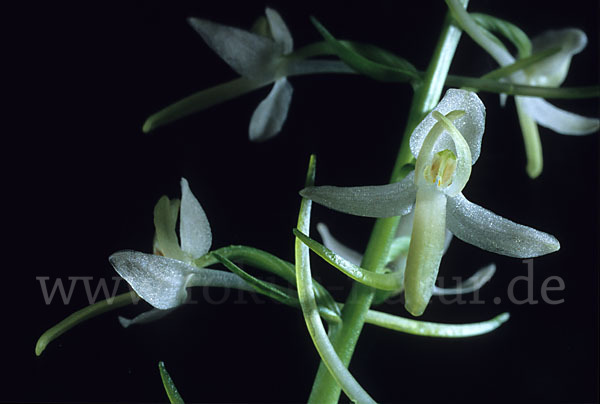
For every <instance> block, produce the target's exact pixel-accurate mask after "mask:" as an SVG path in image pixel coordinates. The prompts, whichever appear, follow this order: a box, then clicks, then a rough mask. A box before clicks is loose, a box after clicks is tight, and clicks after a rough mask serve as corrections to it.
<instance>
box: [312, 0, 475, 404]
mask: <svg viewBox="0 0 600 404" xmlns="http://www.w3.org/2000/svg"><path fill="white" fill-rule="evenodd" d="M462 3H463V6H465V7H466V5H467V3H468V0H462ZM460 36H461V30H460V29H459V28H458V27H456V26H454V25H453V24H452V18H451V16H450V14H449V13H448V14H447V15H446V18H445V19H444V23H443V26H442V31H441V34H440V37H439V40H438V43H437V46H436V49H435V51H434V54H433V57H432V59H431V62H430V63H429V66H428V68H427V71H426V74H425V77H424V79H423V82H422V84H421V85H420V86H419V87H418V88H417V89H416V91H415V94H414V96H413V102H412V104H411V109H410V112H409V115H408V120H407V124H406V128H405V131H404V136H403V139H402V143H401V145H400V150H399V151H398V156H397V158H396V162H395V164H394V168H393V170H392V175H391V178H390V182H398V181H400V180H402V179H403V176H404V175H406V171H405V170H403V169H402V168H403V167H404V166H405V165H407V164H410V163H412V162H413V156H412V154H411V150H410V145H409V139H410V135H411V133H412V131H413V130H414V129H415V127H416V126H417V124H418V123H419V122H420V121H421V120H422V119H423V118H424V117H425V115H426V114H427V113H428V112H429V111H431V110H432V109H433V108H434V107H435V106H436V105H437V103H438V102H439V100H440V97H441V95H442V91H443V88H444V82H445V81H446V77H447V76H448V70H449V69H450V64H451V62H452V59H453V57H454V52H455V50H456V47H457V46H458V41H459V40H460ZM399 221H400V217H399V216H395V217H389V218H383V219H377V221H376V222H375V225H374V227H373V231H372V233H371V237H370V239H369V243H368V245H367V249H366V251H365V255H364V257H363V261H362V264H361V267H363V268H366V269H368V270H371V271H374V272H382V271H383V270H384V268H385V265H386V257H387V256H388V254H389V249H390V245H391V243H392V240H393V239H394V236H395V234H396V229H397V227H398V223H399ZM374 296H375V290H374V289H372V288H369V287H367V286H365V285H362V284H360V283H354V285H353V287H352V290H351V291H350V294H349V296H348V299H347V300H346V304H345V305H344V308H343V310H342V321H343V323H342V326H340V327H336V328H335V329H333V330H331V332H330V340H331V342H332V344H333V346H334V348H335V349H336V351H337V354H338V355H339V357H340V359H341V360H342V362H343V363H344V364H345V365H346V366H348V365H349V363H350V360H351V359H352V354H353V353H354V348H355V346H356V343H357V342H358V338H359V336H360V333H361V331H362V327H363V324H364V323H365V317H366V315H367V312H368V311H369V308H370V307H371V303H372V301H373V297H374ZM340 393H341V388H340V386H339V385H338V384H337V382H336V381H335V380H334V379H333V377H332V376H331V374H330V373H329V371H328V370H327V368H326V366H325V365H324V364H323V363H321V364H320V366H319V370H318V371H317V375H316V378H315V381H314V384H313V388H312V392H311V395H310V398H309V402H310V403H319V404H327V403H337V402H338V400H339V396H340Z"/></svg>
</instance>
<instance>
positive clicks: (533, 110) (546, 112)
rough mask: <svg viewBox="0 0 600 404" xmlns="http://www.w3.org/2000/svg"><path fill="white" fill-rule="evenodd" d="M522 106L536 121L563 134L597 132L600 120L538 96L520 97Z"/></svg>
mask: <svg viewBox="0 0 600 404" xmlns="http://www.w3.org/2000/svg"><path fill="white" fill-rule="evenodd" d="M519 99H521V100H522V102H521V107H522V108H523V110H524V111H525V112H526V113H527V114H528V115H529V116H531V117H532V118H533V119H535V121H536V122H537V123H538V124H540V125H542V126H544V127H546V128H549V129H552V130H553V131H555V132H557V133H560V134H562V135H588V134H590V133H594V132H597V131H598V129H599V128H600V120H598V119H597V118H587V117H585V116H581V115H577V114H574V113H572V112H568V111H565V110H562V109H560V108H557V107H555V106H554V105H552V104H550V103H549V102H547V101H546V100H544V99H542V98H537V97H519Z"/></svg>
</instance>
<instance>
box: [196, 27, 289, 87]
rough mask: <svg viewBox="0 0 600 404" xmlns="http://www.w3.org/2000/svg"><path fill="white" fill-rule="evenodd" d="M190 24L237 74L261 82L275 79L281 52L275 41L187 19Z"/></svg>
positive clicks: (231, 28)
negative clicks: (276, 66)
mask: <svg viewBox="0 0 600 404" xmlns="http://www.w3.org/2000/svg"><path fill="white" fill-rule="evenodd" d="M188 23H189V24H190V25H191V26H192V28H194V29H195V30H196V32H198V34H200V36H201V37H202V39H204V41H205V42H206V43H207V45H208V46H209V47H210V48H211V49H212V50H213V51H215V52H216V53H217V55H219V56H220V57H221V58H222V59H223V60H224V61H225V62H226V63H227V64H228V65H229V66H231V68H232V69H233V70H235V71H236V72H237V73H238V74H240V75H242V76H245V77H248V78H251V79H255V80H261V81H262V80H270V79H272V78H273V77H274V74H275V65H276V62H277V60H278V58H279V56H281V51H280V49H279V46H278V45H277V44H276V43H275V42H274V41H273V40H271V39H269V38H265V37H263V36H260V35H256V34H253V33H251V32H248V31H244V30H241V29H239V28H234V27H230V26H227V25H222V24H217V23H214V22H212V21H208V20H203V19H200V18H188Z"/></svg>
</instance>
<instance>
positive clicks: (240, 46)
mask: <svg viewBox="0 0 600 404" xmlns="http://www.w3.org/2000/svg"><path fill="white" fill-rule="evenodd" d="M265 14H266V17H267V22H268V28H269V29H268V30H267V31H268V32H267V33H270V36H269V37H267V36H262V35H258V34H255V33H252V32H250V31H245V30H242V29H239V28H234V27H230V26H226V25H221V24H217V23H214V22H211V21H208V20H203V19H199V18H190V19H189V20H188V21H189V23H190V25H191V26H192V27H193V28H194V29H195V30H196V31H197V32H198V33H199V34H200V36H202V39H204V41H205V42H206V43H207V44H208V46H209V47H210V48H211V49H212V50H214V51H215V52H216V53H217V54H218V55H219V56H220V57H221V58H222V59H223V60H224V61H225V62H227V64H228V65H229V66H231V68H232V69H233V70H235V71H236V72H237V73H239V74H240V75H241V76H243V77H246V78H248V79H251V80H253V81H255V82H256V83H258V85H257V86H256V87H260V86H262V85H264V84H266V83H270V82H273V81H274V82H275V84H274V85H273V88H272V89H271V92H270V93H269V95H268V96H267V97H266V98H265V99H264V100H263V101H262V102H261V103H260V104H259V105H258V107H257V108H256V110H255V111H254V113H253V114H252V119H251V120H250V128H249V134H250V140H252V141H264V140H267V139H269V138H271V137H273V136H275V135H276V134H277V133H279V131H280V130H281V127H282V126H283V123H284V122H285V120H286V117H287V113H288V109H289V106H290V102H291V100H292V92H293V89H292V86H291V84H290V83H289V82H288V80H287V78H286V76H288V75H292V74H309V73H315V72H321V73H324V72H328V71H336V72H340V71H341V72H351V71H352V70H351V69H350V68H348V67H346V66H345V65H344V64H343V63H341V62H339V61H324V60H312V61H309V60H300V61H289V60H286V59H285V56H286V55H289V54H290V53H291V52H292V50H293V48H294V42H293V39H292V36H291V34H290V31H289V30H288V27H287V26H286V24H285V22H284V21H283V19H282V18H281V16H280V15H279V13H277V11H275V10H273V9H271V8H268V7H267V9H266V10H265Z"/></svg>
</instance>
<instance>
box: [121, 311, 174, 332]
mask: <svg viewBox="0 0 600 404" xmlns="http://www.w3.org/2000/svg"><path fill="white" fill-rule="evenodd" d="M173 310H175V308H172V309H167V310H160V309H150V310H148V311H145V312H143V313H141V314H138V315H137V316H135V317H134V318H125V317H122V316H119V323H121V326H122V327H123V328H127V327H129V326H130V325H135V324H146V323H151V322H153V321H156V320H160V319H161V318H163V317H165V316H166V315H167V314H169V313H170V312H172V311H173Z"/></svg>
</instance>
